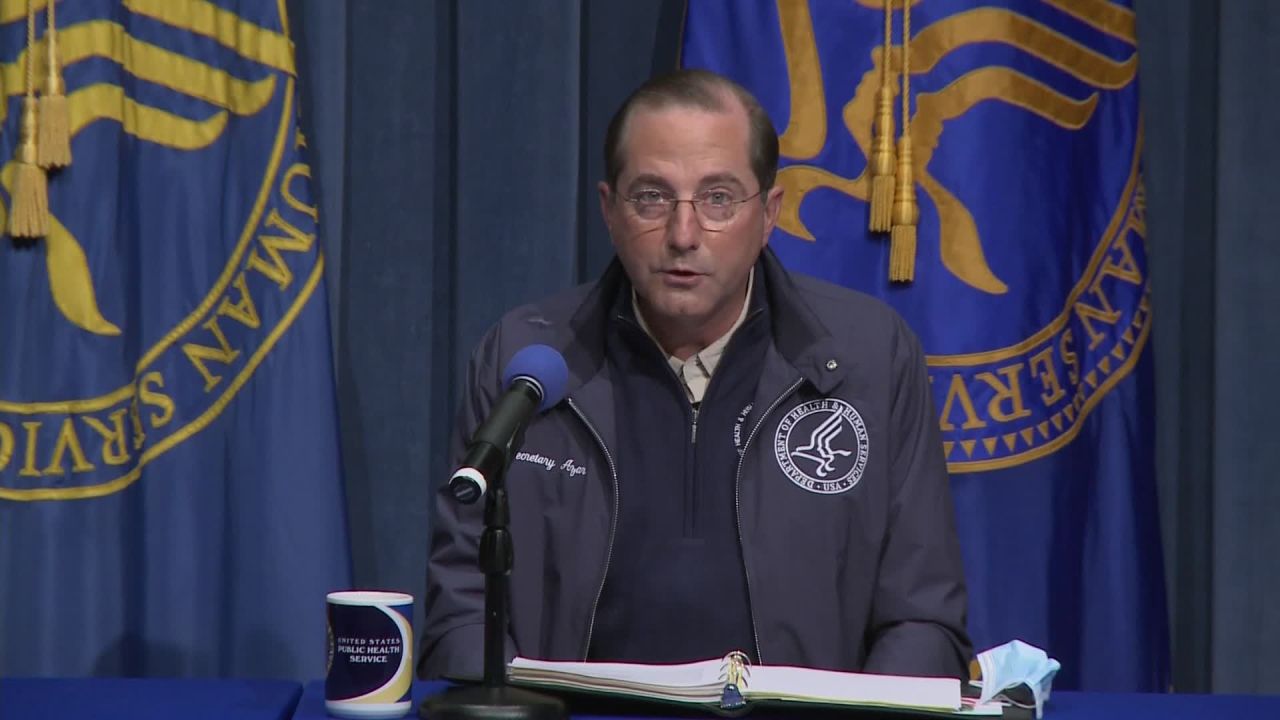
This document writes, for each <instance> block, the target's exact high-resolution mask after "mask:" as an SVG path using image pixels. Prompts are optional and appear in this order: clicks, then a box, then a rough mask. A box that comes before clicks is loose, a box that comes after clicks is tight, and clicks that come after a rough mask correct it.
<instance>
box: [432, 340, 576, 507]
mask: <svg viewBox="0 0 1280 720" xmlns="http://www.w3.org/2000/svg"><path fill="white" fill-rule="evenodd" d="M568 382H569V368H568V367H567V366H566V365H565V363H564V357H563V356H562V355H561V354H560V353H559V352H557V351H556V350H555V349H554V348H552V347H549V346H547V345H529V346H526V347H524V348H521V349H520V351H519V352H517V353H516V354H515V355H513V356H512V357H511V361H510V362H508V363H507V367H506V369H505V370H503V371H502V395H500V396H499V397H498V402H497V403H495V404H494V406H493V409H492V410H490V411H489V416H488V417H486V418H485V419H484V422H483V423H481V424H480V427H478V428H476V432H475V434H474V435H472V436H471V442H469V443H468V444H467V451H466V454H465V455H464V456H463V459H462V464H461V466H460V467H459V468H458V470H457V471H456V472H454V473H453V477H451V478H449V492H450V493H451V494H452V495H453V497H454V499H455V500H457V501H458V502H460V503H463V504H466V505H470V504H471V503H474V502H475V501H477V500H479V499H480V498H481V497H482V496H483V495H484V494H485V492H486V491H487V490H488V489H489V485H490V484H492V482H493V480H494V478H496V477H497V476H498V475H499V474H500V473H503V472H506V469H507V466H508V465H510V464H511V459H512V456H513V455H514V453H515V450H516V448H518V447H520V444H521V443H522V442H523V441H524V437H523V436H524V428H525V426H526V425H528V424H529V421H530V420H532V419H533V416H534V415H537V414H538V413H540V412H544V411H546V410H549V409H550V408H551V407H552V406H553V405H555V404H556V403H558V402H560V400H561V399H562V398H563V397H564V390H565V385H567V384H568Z"/></svg>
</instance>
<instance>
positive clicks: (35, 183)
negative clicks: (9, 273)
mask: <svg viewBox="0 0 1280 720" xmlns="http://www.w3.org/2000/svg"><path fill="white" fill-rule="evenodd" d="M19 138H20V139H19V141H18V157H17V160H18V162H17V165H16V166H15V167H14V170H15V171H16V174H15V177H14V179H13V199H12V200H13V205H12V207H11V208H10V212H9V236H10V237H14V238H33V239H34V238H41V237H44V236H45V235H48V234H49V183H48V178H46V177H45V174H44V168H42V167H40V165H39V164H38V163H37V162H36V156H37V153H36V100H35V98H34V97H30V96H28V97H27V98H26V99H25V100H23V102H22V131H21V133H20V135H19Z"/></svg>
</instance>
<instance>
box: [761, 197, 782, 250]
mask: <svg viewBox="0 0 1280 720" xmlns="http://www.w3.org/2000/svg"><path fill="white" fill-rule="evenodd" d="M781 211H782V186H781V185H774V186H773V187H772V188H769V193H768V194H767V195H765V200H764V237H762V238H760V247H764V246H765V245H768V244H769V236H770V235H772V234H773V228H774V226H775V225H777V224H778V213H779V212H781Z"/></svg>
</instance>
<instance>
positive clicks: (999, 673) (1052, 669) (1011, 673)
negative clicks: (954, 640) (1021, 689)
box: [974, 640, 1062, 718]
mask: <svg viewBox="0 0 1280 720" xmlns="http://www.w3.org/2000/svg"><path fill="white" fill-rule="evenodd" d="M978 665H979V667H981V668H982V680H981V687H982V696H981V697H980V698H979V699H978V702H983V703H985V702H991V701H992V700H994V699H995V698H996V696H997V695H999V694H1000V693H1002V692H1004V691H1005V690H1008V689H1010V688H1014V687H1017V686H1018V685H1023V684H1025V685H1026V686H1027V687H1029V688H1031V696H1032V697H1033V698H1035V702H1036V717H1037V718H1039V717H1042V716H1043V715H1044V704H1045V703H1046V702H1048V701H1049V690H1050V688H1051V687H1052V685H1053V676H1054V675H1057V674H1058V670H1059V669H1061V667H1062V665H1061V664H1060V663H1059V662H1058V661H1057V660H1054V659H1053V658H1051V657H1049V655H1048V654H1047V653H1045V651H1043V650H1041V649H1040V648H1038V647H1035V646H1034V645H1028V644H1027V643H1024V642H1022V641H1021V640H1013V641H1011V642H1007V643H1005V644H1003V645H998V646H996V647H993V648H991V649H990V650H987V651H985V652H981V653H978ZM974 684H975V685H977V684H978V683H977V682H975V683H974Z"/></svg>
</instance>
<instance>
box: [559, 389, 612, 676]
mask: <svg viewBox="0 0 1280 720" xmlns="http://www.w3.org/2000/svg"><path fill="white" fill-rule="evenodd" d="M569 407H570V408H572V409H573V412H574V414H576V415H577V416H578V419H579V420H581V421H582V424H583V425H586V426H587V430H588V431H589V432H590V433H591V436H592V437H593V438H595V440H596V444H597V445H599V446H600V450H602V451H603V452H604V459H605V461H606V462H608V463H609V476H610V477H611V478H612V479H613V516H612V517H610V518H609V549H608V551H607V552H606V553H605V556H604V572H603V573H601V574H600V587H598V588H596V599H595V600H593V601H592V602H591V617H590V619H588V621H587V641H586V643H584V644H583V646H582V661H583V662H586V661H587V657H588V656H589V654H590V653H591V634H592V633H593V632H594V631H595V629H596V609H597V608H599V606H600V596H601V595H602V594H603V593H604V581H605V578H607V577H609V563H610V562H612V560H613V539H614V534H615V532H616V531H617V529H618V468H617V466H616V465H614V464H613V456H612V455H610V454H609V447H608V446H607V445H605V444H604V439H603V438H601V437H600V433H599V432H597V431H596V427H595V426H594V425H592V424H591V421H590V420H588V419H587V416H586V413H584V412H582V410H580V409H579V408H578V404H577V403H575V402H574V401H573V398H569Z"/></svg>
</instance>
